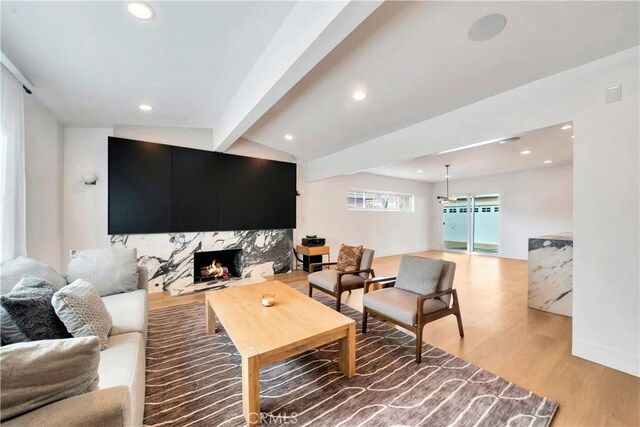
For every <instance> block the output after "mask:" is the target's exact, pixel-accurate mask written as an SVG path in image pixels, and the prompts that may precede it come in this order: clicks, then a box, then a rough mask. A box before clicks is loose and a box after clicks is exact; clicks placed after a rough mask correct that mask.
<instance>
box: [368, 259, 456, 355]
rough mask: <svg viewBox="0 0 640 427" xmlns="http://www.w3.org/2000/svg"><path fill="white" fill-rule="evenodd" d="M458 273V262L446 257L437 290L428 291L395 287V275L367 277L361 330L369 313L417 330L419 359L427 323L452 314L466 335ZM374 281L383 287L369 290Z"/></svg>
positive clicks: (413, 330) (414, 330)
mask: <svg viewBox="0 0 640 427" xmlns="http://www.w3.org/2000/svg"><path fill="white" fill-rule="evenodd" d="M455 273H456V264H455V263H454V262H451V261H444V260H443V265H442V272H441V273H440V278H439V280H438V285H437V287H436V291H435V292H434V293H431V294H428V295H420V294H417V293H414V292H410V291H408V290H405V289H399V288H395V287H394V285H395V283H396V277H379V278H375V279H371V280H367V282H366V284H365V286H364V295H363V297H362V305H363V311H362V333H363V334H364V333H366V332H367V317H368V315H369V314H373V315H375V316H376V317H379V318H382V319H383V320H386V321H389V322H391V323H393V324H396V325H399V326H402V327H403V328H405V329H408V330H410V331H411V332H413V333H414V334H416V363H420V362H421V359H422V330H423V328H424V326H425V325H426V324H427V323H429V322H433V321H434V320H438V319H441V318H443V317H445V316H448V315H450V314H453V315H454V316H456V318H457V320H458V332H459V333H460V337H461V338H464V330H463V328H462V316H461V314H460V304H459V302H458V293H457V292H456V290H455V289H454V288H453V279H454V276H455ZM374 284H375V285H377V286H379V287H381V288H382V289H378V290H375V291H371V292H370V291H369V288H370V286H371V285H374Z"/></svg>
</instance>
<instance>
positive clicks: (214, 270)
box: [207, 259, 224, 277]
mask: <svg viewBox="0 0 640 427" xmlns="http://www.w3.org/2000/svg"><path fill="white" fill-rule="evenodd" d="M207 271H208V272H209V275H210V276H214V277H224V268H223V267H222V264H220V263H219V262H216V260H215V259H214V260H213V262H212V263H211V265H210V266H208V267H207Z"/></svg>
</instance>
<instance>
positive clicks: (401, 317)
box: [362, 288, 447, 326]
mask: <svg viewBox="0 0 640 427" xmlns="http://www.w3.org/2000/svg"><path fill="white" fill-rule="evenodd" d="M418 297H419V295H418V294H415V293H413V292H409V291H405V290H403V289H396V288H386V289H380V290H377V291H373V292H367V293H366V294H364V295H363V296H362V305H363V306H365V307H367V308H370V309H372V310H375V311H377V312H378V313H380V314H383V315H385V316H388V317H390V318H392V319H395V320H397V321H398V322H401V323H404V324H405V325H409V326H413V325H415V324H416V322H417V321H418ZM444 308H447V305H446V304H445V303H444V302H442V301H440V300H439V299H437V298H436V299H428V300H426V301H425V302H424V305H423V309H424V314H429V313H433V312H436V311H439V310H442V309H444Z"/></svg>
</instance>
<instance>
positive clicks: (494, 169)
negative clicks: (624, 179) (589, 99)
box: [365, 123, 573, 182]
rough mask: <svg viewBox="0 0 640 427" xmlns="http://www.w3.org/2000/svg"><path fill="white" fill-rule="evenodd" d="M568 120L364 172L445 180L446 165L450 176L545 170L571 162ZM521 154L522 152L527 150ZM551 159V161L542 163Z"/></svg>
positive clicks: (395, 176)
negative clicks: (510, 137) (566, 127)
mask: <svg viewBox="0 0 640 427" xmlns="http://www.w3.org/2000/svg"><path fill="white" fill-rule="evenodd" d="M564 125H567V123H560V124H557V125H555V126H551V127H548V128H543V129H537V130H533V131H530V132H527V133H524V134H520V135H516V136H518V137H519V139H518V140H514V141H509V140H507V141H504V142H503V143H500V142H499V141H493V142H490V143H488V144H485V145H480V146H473V147H469V148H466V149H462V150H456V151H451V152H447V153H441V154H432V155H429V156H422V157H419V158H417V159H413V160H410V161H407V162H403V163H398V164H393V165H387V166H381V167H377V168H373V169H369V170H366V171H365V172H369V173H373V174H377V175H384V176H391V177H394V178H404V179H412V180H416V181H425V182H442V181H444V180H445V170H446V169H445V167H444V166H445V165H451V167H450V173H449V175H450V176H451V179H462V178H475V177H480V176H488V175H499V174H504V173H513V172H521V171H526V170H533V169H545V168H550V167H555V166H566V165H571V164H573V139H572V136H573V129H562V126H564ZM527 151H528V153H526V154H522V153H523V152H527ZM548 160H551V163H544V162H545V161H548Z"/></svg>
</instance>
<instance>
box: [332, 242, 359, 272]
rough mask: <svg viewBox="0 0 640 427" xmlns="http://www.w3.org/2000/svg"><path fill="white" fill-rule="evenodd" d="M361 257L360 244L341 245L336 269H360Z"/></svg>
mask: <svg viewBox="0 0 640 427" xmlns="http://www.w3.org/2000/svg"><path fill="white" fill-rule="evenodd" d="M361 259H362V245H360V246H347V245H341V246H340V252H339V253H338V261H337V262H336V269H337V270H340V271H357V270H359V269H360V260H361Z"/></svg>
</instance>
